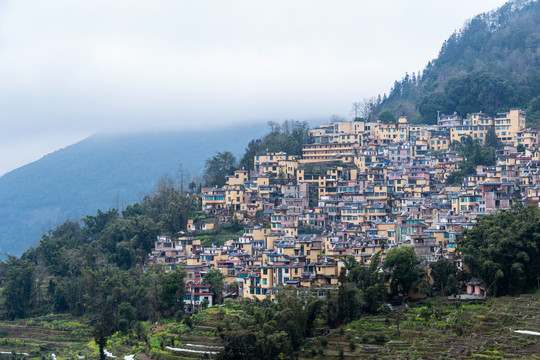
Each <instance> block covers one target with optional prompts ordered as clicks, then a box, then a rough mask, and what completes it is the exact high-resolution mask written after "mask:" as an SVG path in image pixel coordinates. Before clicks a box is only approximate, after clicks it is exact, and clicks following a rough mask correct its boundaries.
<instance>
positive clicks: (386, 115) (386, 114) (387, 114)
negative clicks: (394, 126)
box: [377, 110, 396, 123]
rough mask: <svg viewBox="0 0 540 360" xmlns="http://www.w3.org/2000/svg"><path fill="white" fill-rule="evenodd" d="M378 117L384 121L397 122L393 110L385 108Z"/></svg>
mask: <svg viewBox="0 0 540 360" xmlns="http://www.w3.org/2000/svg"><path fill="white" fill-rule="evenodd" d="M377 118H378V119H379V121H380V122H382V123H394V122H396V117H395V116H394V113H393V112H392V111H391V110H385V111H383V112H381V113H380V114H379V115H378V116H377Z"/></svg>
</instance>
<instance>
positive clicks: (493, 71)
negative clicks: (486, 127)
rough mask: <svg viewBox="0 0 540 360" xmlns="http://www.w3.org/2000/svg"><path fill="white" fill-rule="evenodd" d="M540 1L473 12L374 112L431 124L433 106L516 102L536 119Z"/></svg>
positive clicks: (539, 117)
mask: <svg viewBox="0 0 540 360" xmlns="http://www.w3.org/2000/svg"><path fill="white" fill-rule="evenodd" d="M539 19H540V2H538V1H531V0H516V1H510V2H508V3H506V4H505V5H504V6H502V7H500V8H499V9H497V10H494V11H491V12H488V13H483V14H480V15H477V16H475V17H474V18H473V19H472V20H470V21H469V22H468V23H467V25H466V26H465V27H464V28H463V29H461V30H459V31H456V32H454V33H453V34H452V35H451V36H450V37H449V38H448V40H446V41H445V42H444V44H443V45H442V47H441V50H440V52H439V55H438V57H437V58H436V59H434V60H433V61H430V62H429V63H428V64H427V66H426V68H425V69H424V70H423V71H422V72H419V73H417V74H415V73H413V74H406V75H405V77H404V78H403V79H401V81H396V82H395V83H394V86H393V87H392V89H391V90H390V92H389V95H388V97H386V95H385V97H383V98H382V99H381V98H379V99H378V101H377V102H376V107H375V111H374V112H375V114H381V113H382V112H383V111H385V110H390V111H391V112H393V115H394V116H395V117H397V116H400V115H406V116H408V117H409V119H411V120H412V121H413V122H424V123H428V124H432V123H435V122H436V119H437V111H441V112H443V113H447V114H448V113H452V112H453V111H457V112H458V113H459V114H461V115H463V116H465V115H466V114H467V113H469V112H478V111H483V112H485V113H488V114H489V115H494V113H496V112H498V111H508V109H510V108H515V107H520V108H522V109H524V110H526V111H527V112H528V120H529V122H531V123H535V122H536V123H538V122H540V21H539Z"/></svg>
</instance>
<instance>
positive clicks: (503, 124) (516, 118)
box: [494, 109, 525, 146]
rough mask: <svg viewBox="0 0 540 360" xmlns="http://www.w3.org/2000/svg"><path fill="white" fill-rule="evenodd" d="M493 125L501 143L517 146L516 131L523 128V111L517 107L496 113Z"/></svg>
mask: <svg viewBox="0 0 540 360" xmlns="http://www.w3.org/2000/svg"><path fill="white" fill-rule="evenodd" d="M494 125H495V133H496V134H497V137H498V138H499V139H500V140H501V141H502V142H503V143H508V144H513V145H514V146H517V132H518V131H520V130H523V129H525V113H524V112H523V111H521V110H519V109H510V111H509V112H505V113H498V114H497V116H495V119H494Z"/></svg>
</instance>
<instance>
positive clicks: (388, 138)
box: [376, 117, 409, 144]
mask: <svg viewBox="0 0 540 360" xmlns="http://www.w3.org/2000/svg"><path fill="white" fill-rule="evenodd" d="M376 139H377V140H379V141H380V142H381V143H383V144H390V143H394V142H405V141H408V140H409V124H408V123H407V118H405V117H400V118H399V120H398V122H397V123H388V124H379V125H378V126H377V132H376Z"/></svg>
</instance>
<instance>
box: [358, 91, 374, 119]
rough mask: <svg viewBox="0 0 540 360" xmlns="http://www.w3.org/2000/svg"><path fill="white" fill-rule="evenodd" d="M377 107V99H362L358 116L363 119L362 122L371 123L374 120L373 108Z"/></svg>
mask: <svg viewBox="0 0 540 360" xmlns="http://www.w3.org/2000/svg"><path fill="white" fill-rule="evenodd" d="M376 106H377V98H376V97H375V96H372V97H370V98H364V99H363V100H362V102H361V103H360V107H359V114H360V117H362V118H364V121H367V122H369V121H373V119H374V118H375V107H376Z"/></svg>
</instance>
